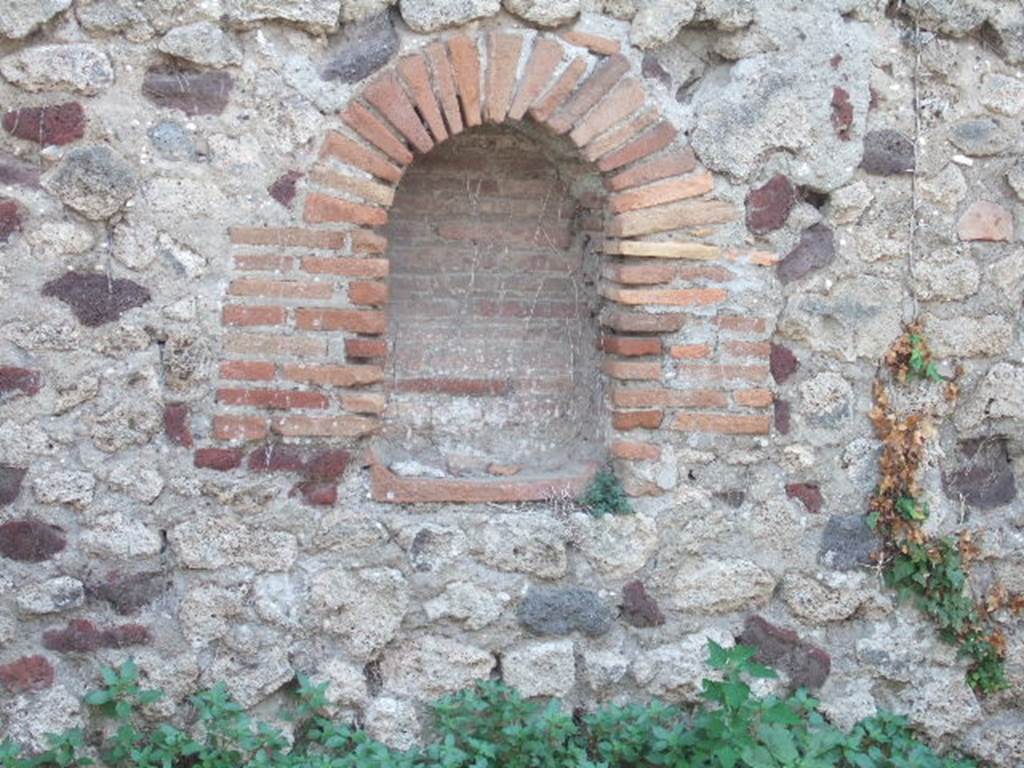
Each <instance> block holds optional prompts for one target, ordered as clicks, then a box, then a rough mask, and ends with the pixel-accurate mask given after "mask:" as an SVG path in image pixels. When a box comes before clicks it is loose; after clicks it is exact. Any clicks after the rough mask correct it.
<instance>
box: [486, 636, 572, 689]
mask: <svg viewBox="0 0 1024 768" xmlns="http://www.w3.org/2000/svg"><path fill="white" fill-rule="evenodd" d="M501 672H502V677H503V678H504V681H505V682H506V683H508V684H509V685H511V686H512V687H513V688H515V689H516V690H518V691H519V692H520V693H521V694H522V695H523V696H525V697H527V698H531V697H533V696H565V695H567V694H568V693H569V691H571V690H572V688H573V686H574V685H575V684H576V657H575V653H574V651H573V643H572V640H540V641H532V642H527V643H522V644H520V645H516V646H513V647H512V648H510V649H508V651H506V652H505V653H504V654H503V655H502V657H501Z"/></svg>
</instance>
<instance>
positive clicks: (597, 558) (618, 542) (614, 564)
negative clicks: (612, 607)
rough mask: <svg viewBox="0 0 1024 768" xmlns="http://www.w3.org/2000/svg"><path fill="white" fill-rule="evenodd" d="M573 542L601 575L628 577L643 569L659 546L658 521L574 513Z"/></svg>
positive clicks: (633, 517)
mask: <svg viewBox="0 0 1024 768" xmlns="http://www.w3.org/2000/svg"><path fill="white" fill-rule="evenodd" d="M569 525H570V531H571V534H570V535H571V537H572V542H573V544H575V545H576V546H577V547H578V548H579V550H580V551H581V552H582V553H583V554H584V556H585V557H586V558H587V560H588V561H589V562H591V563H593V564H594V566H595V567H596V568H597V570H599V571H600V572H601V573H605V574H609V575H614V576H627V575H629V574H631V573H635V572H636V571H638V570H640V569H641V568H643V567H644V564H645V563H646V562H647V560H648V559H649V558H650V557H651V555H653V554H654V552H655V550H656V549H657V547H658V524H657V521H656V520H655V519H653V518H651V517H648V516H647V515H640V514H636V515H605V516H603V517H594V516H593V515H587V514H583V513H579V514H574V515H573V516H572V517H571V518H570V520H569Z"/></svg>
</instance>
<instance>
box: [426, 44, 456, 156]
mask: <svg viewBox="0 0 1024 768" xmlns="http://www.w3.org/2000/svg"><path fill="white" fill-rule="evenodd" d="M427 59H429V61H430V68H431V69H432V70H433V72H434V83H435V85H436V87H437V100H438V101H439V102H440V104H441V109H442V110H443V111H444V118H445V121H446V122H447V123H448V132H449V133H450V134H451V135H453V136H454V135H456V134H459V133H462V130H463V127H464V126H463V123H462V110H461V109H460V108H459V97H458V91H457V89H456V86H455V74H454V73H453V72H452V63H451V59H450V58H449V57H448V49H447V48H446V47H445V45H444V43H431V44H430V45H428V46H427Z"/></svg>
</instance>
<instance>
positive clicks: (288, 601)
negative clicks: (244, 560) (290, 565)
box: [251, 573, 303, 627]
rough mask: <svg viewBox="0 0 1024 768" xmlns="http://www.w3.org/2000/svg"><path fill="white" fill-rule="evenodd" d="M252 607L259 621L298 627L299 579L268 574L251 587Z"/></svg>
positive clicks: (301, 600)
mask: <svg viewBox="0 0 1024 768" xmlns="http://www.w3.org/2000/svg"><path fill="white" fill-rule="evenodd" d="M251 599H252V604H253V607H254V608H255V609H256V613H257V614H258V615H259V617H260V618H261V619H263V620H264V621H267V622H269V623H271V624H276V625H278V626H281V627H295V626H298V624H299V620H300V619H301V617H302V614H303V599H302V589H301V585H300V584H299V577H298V576H296V575H294V574H291V573H268V574H267V575H265V576H261V577H260V578H258V579H257V580H256V581H255V583H254V584H253V587H252V594H251Z"/></svg>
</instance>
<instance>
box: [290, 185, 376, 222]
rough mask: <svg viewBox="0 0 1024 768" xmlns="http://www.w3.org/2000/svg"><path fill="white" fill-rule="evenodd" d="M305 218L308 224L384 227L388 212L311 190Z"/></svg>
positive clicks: (307, 197) (307, 199)
mask: <svg viewBox="0 0 1024 768" xmlns="http://www.w3.org/2000/svg"><path fill="white" fill-rule="evenodd" d="M304 218H305V221H306V223H307V224H324V223H335V222H344V223H347V224H356V225H358V226H361V227H382V226H384V225H385V224H387V222H388V212H387V211H386V210H384V209H383V208H377V207H376V206H372V205H363V204H362V203H353V202H351V201H349V200H340V199H338V198H337V197H331V196H330V195H324V194H322V193H320V192H310V193H309V194H308V195H306V208H305V213H304Z"/></svg>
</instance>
